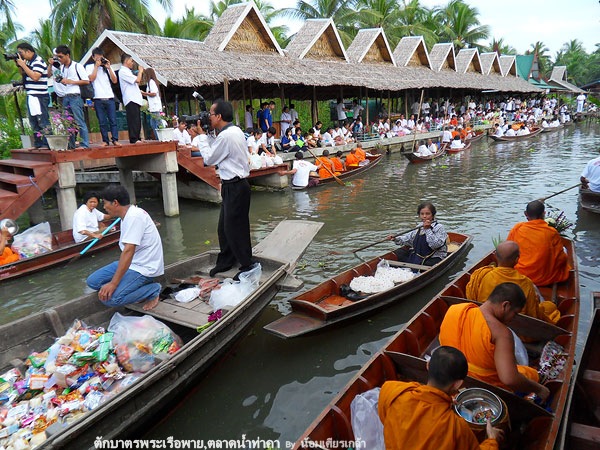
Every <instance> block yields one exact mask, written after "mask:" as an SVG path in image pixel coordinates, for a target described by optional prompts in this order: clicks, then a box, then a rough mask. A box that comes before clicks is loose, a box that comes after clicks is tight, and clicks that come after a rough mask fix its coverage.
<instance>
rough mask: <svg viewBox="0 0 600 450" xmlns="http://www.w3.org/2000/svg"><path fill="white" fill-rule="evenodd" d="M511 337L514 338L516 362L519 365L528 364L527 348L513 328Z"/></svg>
mask: <svg viewBox="0 0 600 450" xmlns="http://www.w3.org/2000/svg"><path fill="white" fill-rule="evenodd" d="M509 330H510V331H511V333H512V334H513V337H514V338H515V359H516V360H517V364H518V365H519V366H528V365H529V355H528V354H527V349H526V348H525V345H524V344H523V341H521V339H520V338H519V336H517V333H515V332H514V331H513V330H511V329H510V328H509Z"/></svg>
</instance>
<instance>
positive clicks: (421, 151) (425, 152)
mask: <svg viewBox="0 0 600 450" xmlns="http://www.w3.org/2000/svg"><path fill="white" fill-rule="evenodd" d="M415 155H417V156H421V157H424V156H431V155H433V153H431V152H430V151H429V149H428V148H427V145H425V141H420V142H419V148H417V151H416V152H415Z"/></svg>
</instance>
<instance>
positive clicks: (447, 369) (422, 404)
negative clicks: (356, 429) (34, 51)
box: [378, 347, 504, 450]
mask: <svg viewBox="0 0 600 450" xmlns="http://www.w3.org/2000/svg"><path fill="white" fill-rule="evenodd" d="M427 370H428V379H427V384H426V385H421V384H420V383H418V382H403V381H386V382H385V383H384V384H383V386H382V388H381V392H380V393H379V402H378V412H379V418H380V419H381V422H382V423H383V437H384V441H385V448H386V450H405V449H436V450H454V449H461V450H476V449H481V450H484V449H485V450H492V449H497V448H498V441H499V440H502V439H503V437H504V432H503V431H502V430H499V429H497V428H493V427H492V425H491V422H490V421H489V420H488V422H487V427H486V431H487V439H486V440H485V441H483V442H482V443H481V444H479V443H478V442H477V438H476V437H475V435H474V434H473V431H472V430H471V428H469V425H468V424H467V422H466V421H465V420H464V419H463V418H462V417H460V416H459V415H458V414H456V413H455V412H454V409H453V408H452V396H453V395H455V394H457V393H458V389H459V388H460V387H461V386H462V384H463V380H464V379H465V378H466V377H467V371H468V364H467V360H466V358H465V355H464V354H463V353H462V352H460V351H459V350H457V349H456V348H453V347H438V348H437V349H436V350H435V351H434V352H433V354H432V355H431V359H430V360H429V362H428V363H427Z"/></svg>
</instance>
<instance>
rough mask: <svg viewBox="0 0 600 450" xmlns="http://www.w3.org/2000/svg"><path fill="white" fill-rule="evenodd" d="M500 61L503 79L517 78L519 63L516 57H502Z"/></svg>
mask: <svg viewBox="0 0 600 450" xmlns="http://www.w3.org/2000/svg"><path fill="white" fill-rule="evenodd" d="M498 59H499V61H500V68H501V69H502V76H503V77H508V76H513V77H516V76H517V63H516V60H515V56H514V55H500V58H498Z"/></svg>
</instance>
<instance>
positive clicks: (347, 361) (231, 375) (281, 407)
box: [0, 124, 600, 442]
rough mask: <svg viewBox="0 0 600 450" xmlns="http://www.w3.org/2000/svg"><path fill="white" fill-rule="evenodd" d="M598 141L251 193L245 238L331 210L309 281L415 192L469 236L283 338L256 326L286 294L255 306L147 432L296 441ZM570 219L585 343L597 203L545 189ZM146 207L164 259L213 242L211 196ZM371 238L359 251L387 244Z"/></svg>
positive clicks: (42, 298) (559, 138) (309, 256)
mask: <svg viewBox="0 0 600 450" xmlns="http://www.w3.org/2000/svg"><path fill="white" fill-rule="evenodd" d="M598 149H600V127H599V126H598V125H589V124H580V125H576V126H572V127H570V128H567V129H565V130H562V131H559V132H558V133H552V134H547V135H545V134H542V135H541V136H539V137H536V138H533V139H531V140H529V141H524V142H519V143H492V142H486V141H483V142H479V143H476V144H474V145H473V149H472V150H471V151H470V152H468V153H464V154H459V155H450V156H448V157H444V158H442V159H440V160H436V161H434V162H432V163H430V164H425V165H408V164H407V161H406V160H405V159H404V158H403V157H402V156H401V155H400V154H394V155H391V156H389V157H386V160H384V161H382V162H381V163H380V164H379V165H378V166H377V167H375V168H374V169H373V170H372V171H370V172H368V174H367V175H366V178H365V179H358V180H354V181H352V186H348V187H342V186H338V185H337V184H331V185H329V186H327V187H323V188H320V189H317V190H315V191H310V192H291V191H283V192H254V193H253V196H252V208H251V224H252V233H253V241H254V242H257V241H258V240H259V239H260V238H261V237H263V236H265V235H266V234H267V233H268V232H269V231H270V230H271V229H272V228H274V226H275V225H276V224H277V223H278V221H280V220H282V219H286V218H287V219H307V220H318V221H322V222H324V223H325V226H324V227H323V228H322V230H321V231H320V232H319V234H318V235H317V237H316V238H315V240H314V241H313V243H312V244H311V245H310V247H309V248H308V251H307V253H306V255H305V256H304V258H303V260H302V261H301V263H300V265H299V267H301V269H298V270H297V272H296V275H297V276H298V277H300V278H301V279H302V280H303V281H304V282H305V284H306V287H312V286H314V285H316V284H317V283H319V282H321V281H322V280H324V279H326V278H329V277H331V276H333V275H335V274H336V273H338V272H340V271H341V270H342V269H345V268H347V267H349V266H352V265H355V264H356V263H357V262H358V259H356V258H354V257H353V256H351V255H342V256H332V255H330V254H329V253H330V251H331V250H349V249H354V248H357V247H360V246H362V245H365V244H367V243H370V242H374V241H377V240H379V239H381V238H383V237H385V236H386V235H388V234H390V233H392V232H397V231H400V230H404V229H408V228H412V227H413V226H415V225H416V223H417V221H416V219H417V218H416V205H417V204H418V203H419V202H420V201H422V200H431V201H433V202H434V203H435V205H436V207H437V209H438V220H439V221H441V222H443V223H444V225H445V226H446V229H448V230H455V231H460V232H465V233H468V234H471V235H472V236H473V244H474V245H473V247H472V248H471V250H470V252H469V254H468V256H467V258H466V259H465V260H464V261H461V262H460V263H459V265H458V266H456V267H454V269H453V270H451V271H450V272H449V274H448V276H445V277H442V278H441V279H440V280H438V282H437V283H435V284H434V285H432V286H430V287H428V288H426V289H424V290H422V291H421V292H419V293H418V294H415V295H413V296H411V297H409V298H407V299H406V300H405V301H403V302H401V303H400V304H398V305H395V306H393V307H390V308H386V309H384V310H382V311H380V312H378V313H377V314H374V315H371V316H368V317H366V318H363V319H361V320H360V321H356V322H353V323H350V324H346V325H343V326H341V327H339V328H336V329H331V330H328V331H325V332H322V333H319V334H316V335H313V336H308V337H304V338H298V339H294V340H289V341H284V340H281V339H279V338H276V337H274V336H271V335H269V334H267V333H266V332H264V331H263V330H262V326H263V325H265V324H266V323H268V322H270V321H272V320H275V319H277V318H278V317H280V316H281V314H285V313H287V312H288V311H289V307H288V305H287V303H286V299H287V298H289V297H291V294H281V295H280V296H278V297H277V298H276V300H275V301H274V302H273V303H272V304H271V305H270V306H269V307H268V308H267V309H266V310H265V311H264V312H263V314H262V315H261V316H260V318H259V321H258V322H257V324H256V325H255V326H254V327H253V328H252V330H251V332H250V333H249V334H248V335H247V336H246V337H244V338H243V339H242V340H241V341H240V342H239V344H238V345H237V346H236V347H235V348H234V349H233V350H232V351H231V352H230V353H229V355H228V356H227V357H226V358H223V359H222V360H221V361H219V362H218V363H217V364H216V365H215V366H214V367H213V368H212V369H211V371H210V372H209V373H208V374H207V376H205V377H203V378H202V379H201V380H199V381H198V387H197V389H196V390H195V391H194V392H190V393H189V395H188V396H187V398H186V399H184V400H183V401H182V402H181V404H180V405H179V406H178V408H177V409H175V410H174V411H172V412H171V413H170V414H169V415H167V416H166V417H165V419H164V420H163V421H162V422H161V423H160V424H157V425H156V426H155V427H154V428H153V429H152V430H151V431H150V432H149V434H148V436H147V437H148V438H166V437H168V436H173V437H175V438H176V439H197V438H203V439H211V438H212V439H224V438H231V439H240V438H241V436H242V434H245V435H246V437H247V438H252V439H254V438H257V437H260V438H263V439H280V440H281V441H282V442H284V441H286V440H288V441H292V440H295V439H296V438H297V437H298V436H299V435H300V434H301V433H302V432H303V431H304V429H305V428H306V427H307V426H308V425H309V424H310V422H311V421H312V420H313V419H314V418H315V417H316V416H317V415H318V414H319V413H320V411H321V410H322V409H323V407H324V406H325V405H326V404H327V403H328V402H329V401H330V400H331V398H332V397H333V396H334V395H335V394H336V393H337V391H338V390H339V389H340V388H342V387H343V386H344V385H345V383H346V382H347V381H348V380H349V378H350V377H351V376H352V375H353V374H354V373H355V371H356V370H357V369H358V368H359V367H360V366H361V365H362V364H363V363H364V362H366V361H367V360H368V358H369V357H370V356H371V355H372V354H373V353H374V352H376V351H377V350H378V349H379V348H380V347H381V346H382V345H383V344H384V343H385V342H386V340H387V339H388V338H389V337H390V336H391V335H392V334H393V333H394V332H395V331H397V330H398V329H399V328H400V326H401V325H402V324H403V323H404V322H406V321H407V320H408V319H409V318H410V317H411V316H412V315H413V314H414V313H415V312H416V311H418V310H419V309H420V308H421V307H422V306H423V305H424V304H425V303H426V302H427V301H429V300H430V299H431V297H432V296H433V295H434V294H435V293H436V292H437V291H439V289H440V288H441V287H442V286H443V285H444V284H445V283H447V282H448V280H449V279H450V278H451V277H453V276H454V275H455V274H456V273H458V272H459V271H460V270H462V269H464V268H465V267H466V266H467V265H470V264H472V263H474V262H475V261H477V260H478V259H480V258H481V257H482V256H483V255H484V254H486V253H487V252H489V251H490V250H491V248H492V246H493V243H492V239H493V238H497V237H499V236H500V237H502V238H504V237H506V235H507V233H508V231H509V230H510V228H511V227H512V225H513V224H514V223H516V222H518V221H522V220H525V218H524V216H523V210H524V208H525V205H526V204H527V202H529V201H531V200H533V199H536V198H541V197H547V196H549V195H550V194H552V193H554V192H558V191H560V190H562V189H565V188H567V187H570V186H573V185H575V184H577V182H578V180H579V176H580V173H581V171H582V169H583V167H584V165H585V164H586V163H587V161H588V160H590V159H592V158H593V157H595V156H597V154H598ZM546 203H547V205H548V207H553V208H557V209H559V210H563V211H564V212H565V214H566V216H567V218H569V219H570V220H571V221H572V222H574V227H573V228H572V229H571V231H572V232H571V233H570V234H571V235H572V236H573V237H574V238H575V240H576V247H577V256H578V259H579V269H580V284H581V295H582V308H581V313H582V314H581V316H582V320H581V323H580V336H579V344H580V345H581V342H582V339H583V338H584V334H585V333H586V332H587V329H588V326H589V318H590V314H591V312H590V311H591V309H590V308H591V304H590V296H591V292H592V291H594V290H596V291H600V281H599V279H600V278H599V275H600V226H599V224H600V216H598V215H593V214H591V213H588V212H586V211H583V210H581V209H579V208H578V206H577V190H576V189H573V190H570V191H568V192H565V193H563V194H560V195H559V196H556V197H553V198H551V199H549V200H548V201H547V202H546ZM141 206H142V207H145V208H146V209H147V210H148V211H149V212H151V214H152V215H153V216H154V217H155V218H156V219H157V220H159V221H160V222H161V223H162V227H161V230H160V233H161V235H162V236H163V243H164V247H165V260H166V262H167V263H170V262H174V261H177V260H178V259H180V258H182V257H183V256H188V255H193V254H196V253H198V252H201V251H203V250H206V249H208V248H211V247H214V246H217V239H216V223H217V219H218V212H219V209H218V207H216V206H210V205H205V204H201V203H197V202H192V201H185V202H182V204H181V206H180V210H181V216H180V217H177V218H165V217H162V216H161V209H162V207H161V205H160V203H158V202H157V201H155V200H142V202H141ZM389 248H390V247H389V244H382V245H380V246H377V247H374V248H371V249H369V250H366V251H364V252H362V253H361V256H363V257H368V256H374V255H376V254H378V253H381V252H383V251H384V250H388V249H389ZM117 255H118V253H117V251H111V252H106V253H104V254H100V255H98V256H96V257H94V258H89V259H82V260H81V261H80V264H78V265H76V267H70V266H69V267H67V268H63V269H56V270H50V271H46V272H45V273H42V274H38V275H35V276H32V277H30V278H29V279H24V280H16V281H13V282H3V283H2V284H0V298H1V299H2V304H1V305H0V308H1V309H0V310H1V314H2V322H8V321H10V320H13V319H15V318H17V317H22V316H24V315H26V314H28V313H31V312H33V311H38V310H41V309H43V308H44V307H47V306H49V305H53V304H57V303H60V302H62V301H66V300H68V299H70V298H72V297H74V296H76V295H80V294H82V293H84V292H86V290H85V289H86V288H85V287H84V280H85V277H86V276H87V275H88V274H89V273H90V272H91V271H92V270H94V269H95V268H97V267H98V266H100V265H101V264H105V263H107V262H109V261H111V260H113V259H115V258H116V257H117Z"/></svg>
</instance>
